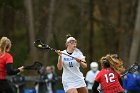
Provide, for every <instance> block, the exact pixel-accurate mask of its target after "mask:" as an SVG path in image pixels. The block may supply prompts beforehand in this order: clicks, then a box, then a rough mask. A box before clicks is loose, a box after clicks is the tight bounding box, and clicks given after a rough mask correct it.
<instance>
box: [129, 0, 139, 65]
mask: <svg viewBox="0 0 140 93" xmlns="http://www.w3.org/2000/svg"><path fill="white" fill-rule="evenodd" d="M139 22H140V1H139V0H138V8H137V17H136V22H135V29H134V33H133V40H132V45H131V50H130V57H129V58H130V59H129V62H130V63H131V64H132V63H134V62H136V60H137V57H138V51H139V47H140V23H139Z"/></svg>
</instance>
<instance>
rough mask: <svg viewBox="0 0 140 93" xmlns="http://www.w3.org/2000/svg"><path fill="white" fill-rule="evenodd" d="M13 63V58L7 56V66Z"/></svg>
mask: <svg viewBox="0 0 140 93" xmlns="http://www.w3.org/2000/svg"><path fill="white" fill-rule="evenodd" d="M8 63H13V57H12V55H10V54H9V53H7V55H6V64H8Z"/></svg>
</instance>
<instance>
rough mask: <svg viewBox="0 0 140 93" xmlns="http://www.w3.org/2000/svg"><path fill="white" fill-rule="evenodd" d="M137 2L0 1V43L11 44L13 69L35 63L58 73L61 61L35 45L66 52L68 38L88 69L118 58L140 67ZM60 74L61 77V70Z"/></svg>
mask: <svg viewBox="0 0 140 93" xmlns="http://www.w3.org/2000/svg"><path fill="white" fill-rule="evenodd" d="M139 1H140V0H0V37H2V36H7V37H8V38H10V39H11V41H12V49H11V53H12V54H13V56H14V66H15V67H18V66H21V65H28V64H31V63H33V62H34V61H40V62H42V63H43V64H44V65H45V66H47V65H54V66H55V67H56V64H57V57H58V55H57V54H56V53H55V52H53V51H49V50H45V51H40V50H37V49H36V48H35V47H34V46H33V42H34V41H35V40H36V39H41V40H44V41H45V42H46V43H47V44H49V45H50V46H51V47H53V48H56V49H60V50H63V49H65V40H66V34H68V33H70V34H71V35H72V36H73V37H75V38H76V39H77V40H78V47H79V48H80V49H81V51H82V52H83V53H84V55H85V56H86V60H87V63H88V66H89V64H90V63H91V62H92V61H97V62H98V61H99V59H100V58H101V57H102V56H104V55H106V54H107V53H117V54H118V55H119V56H120V57H121V58H122V59H123V60H124V66H125V67H126V68H127V67H128V66H130V65H131V64H133V63H134V62H137V63H139V61H140V2H139ZM89 69H90V68H87V69H85V70H83V73H86V72H87V71H88V70H89ZM56 73H57V74H58V75H61V71H58V70H57V68H56Z"/></svg>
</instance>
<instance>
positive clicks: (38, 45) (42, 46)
mask: <svg viewBox="0 0 140 93" xmlns="http://www.w3.org/2000/svg"><path fill="white" fill-rule="evenodd" d="M34 46H35V47H36V48H39V49H46V50H47V49H50V50H53V51H55V52H56V51H58V50H57V49H54V48H52V47H50V46H49V45H47V44H45V43H43V42H42V41H41V40H39V39H38V40H36V41H34ZM62 54H64V55H66V56H69V57H71V58H74V59H78V58H76V57H73V56H71V55H69V54H66V53H62ZM80 61H81V62H86V61H82V60H80Z"/></svg>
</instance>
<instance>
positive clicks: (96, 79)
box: [95, 72, 101, 82]
mask: <svg viewBox="0 0 140 93" xmlns="http://www.w3.org/2000/svg"><path fill="white" fill-rule="evenodd" d="M100 76H101V73H100V72H99V73H98V74H97V76H96V78H95V81H97V82H100Z"/></svg>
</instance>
